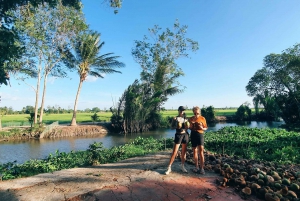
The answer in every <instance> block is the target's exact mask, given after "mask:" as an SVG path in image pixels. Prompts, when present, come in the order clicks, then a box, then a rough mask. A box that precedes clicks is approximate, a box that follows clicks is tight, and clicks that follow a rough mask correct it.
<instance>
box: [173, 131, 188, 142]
mask: <svg viewBox="0 0 300 201" xmlns="http://www.w3.org/2000/svg"><path fill="white" fill-rule="evenodd" d="M174 143H175V144H187V143H189V135H188V134H187V133H184V134H177V133H176V134H175V139H174Z"/></svg>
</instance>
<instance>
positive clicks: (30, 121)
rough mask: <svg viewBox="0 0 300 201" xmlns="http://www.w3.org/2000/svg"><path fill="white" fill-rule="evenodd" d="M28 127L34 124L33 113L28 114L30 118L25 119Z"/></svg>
mask: <svg viewBox="0 0 300 201" xmlns="http://www.w3.org/2000/svg"><path fill="white" fill-rule="evenodd" d="M27 119H28V121H29V123H30V127H31V128H32V125H33V122H34V113H30V117H27Z"/></svg>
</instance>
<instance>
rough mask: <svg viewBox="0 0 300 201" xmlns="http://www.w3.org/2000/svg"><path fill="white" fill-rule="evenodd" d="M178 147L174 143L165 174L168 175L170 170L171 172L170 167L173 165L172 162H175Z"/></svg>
mask: <svg viewBox="0 0 300 201" xmlns="http://www.w3.org/2000/svg"><path fill="white" fill-rule="evenodd" d="M179 145H180V144H175V143H174V146H173V152H172V156H171V158H170V162H169V165H168V169H167V171H166V172H165V173H166V174H170V172H171V171H172V170H171V166H172V164H173V162H174V160H175V157H176V155H177V152H178V148H179Z"/></svg>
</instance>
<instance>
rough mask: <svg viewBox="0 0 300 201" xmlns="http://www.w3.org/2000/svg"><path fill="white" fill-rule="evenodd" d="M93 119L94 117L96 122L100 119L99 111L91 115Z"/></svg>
mask: <svg viewBox="0 0 300 201" xmlns="http://www.w3.org/2000/svg"><path fill="white" fill-rule="evenodd" d="M91 119H92V121H93V123H94V124H95V121H98V120H99V116H98V115H97V113H94V114H93V115H92V116H91Z"/></svg>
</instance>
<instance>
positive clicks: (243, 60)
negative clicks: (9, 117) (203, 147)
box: [0, 0, 300, 110]
mask: <svg viewBox="0 0 300 201" xmlns="http://www.w3.org/2000/svg"><path fill="white" fill-rule="evenodd" d="M102 2H103V1H102V0H83V4H84V13H85V17H86V21H87V23H88V24H89V25H90V28H91V29H93V30H97V31H98V32H100V33H101V40H103V41H105V45H104V48H103V49H102V54H104V53H108V52H113V53H115V55H119V56H121V58H120V60H121V61H122V62H124V63H125V64H126V67H125V68H122V69H121V71H122V74H109V75H105V78H104V79H95V78H93V77H89V79H88V81H87V82H84V84H83V87H82V91H81V94H80V97H79V102H78V109H85V108H93V107H99V108H100V109H105V108H106V109H108V108H109V107H111V106H113V104H114V102H117V101H118V99H119V97H120V96H121V95H122V93H123V92H124V90H125V89H126V88H127V87H128V86H129V85H130V84H132V83H133V81H134V80H135V79H138V78H139V74H140V72H141V69H140V67H139V65H138V64H137V63H136V62H135V61H134V59H133V57H132V55H131V49H132V48H133V47H134V40H142V39H143V36H144V35H147V34H148V28H152V27H153V26H154V25H159V26H160V27H162V28H163V29H165V28H167V27H169V28H171V27H172V25H173V23H174V22H175V20H176V19H178V20H179V22H180V24H181V25H187V26H188V29H187V37H189V38H191V39H193V40H196V41H198V43H199V50H198V51H197V52H196V53H192V52H191V53H190V58H182V59H180V60H178V62H177V63H178V65H179V66H180V67H181V68H182V69H183V70H184V72H185V76H184V77H181V78H180V79H179V81H180V83H181V84H182V85H183V86H185V87H186V90H185V91H184V93H182V94H177V95H175V96H173V97H170V99H169V100H168V101H167V102H166V103H165V105H164V107H166V108H168V109H172V108H173V109H176V108H177V107H178V106H179V105H184V106H188V107H189V108H190V107H193V106H196V105H198V106H200V107H202V106H203V105H204V106H210V105H212V106H214V107H215V108H219V107H238V106H239V105H241V104H242V103H244V102H246V101H248V102H250V103H252V98H251V97H249V96H247V93H246V91H245V86H246V85H247V83H248V81H249V79H250V78H251V77H252V76H253V75H254V73H255V72H256V71H257V70H258V69H260V68H262V66H263V58H264V57H265V56H266V55H268V54H270V53H281V51H283V50H284V49H287V48H289V47H291V46H293V45H294V44H296V43H299V42H300V20H299V19H300V12H299V10H300V1H299V0H286V1H282V0H188V1H182V0H181V1H180V0H142V1H134V0H123V7H122V8H121V9H120V10H119V13H118V14H116V15H115V14H114V12H113V9H111V8H109V7H108V6H107V5H105V4H103V3H102ZM78 79H79V78H78V76H77V75H76V74H75V73H70V74H69V78H64V79H55V78H50V79H49V82H48V88H47V94H46V103H45V107H47V106H48V105H50V106H55V105H58V106H60V107H62V108H73V105H74V100H75V95H76V92H77V87H78V81H79V80H78ZM28 82H29V83H31V84H34V83H35V80H28ZM0 95H1V103H0V107H3V106H7V107H13V109H14V110H20V109H22V107H24V106H26V105H32V106H33V105H34V100H35V93H34V91H33V90H32V89H31V88H30V87H29V86H27V85H25V84H24V83H22V82H18V81H16V80H14V79H12V80H11V87H9V86H1V87H0ZM39 104H40V103H39Z"/></svg>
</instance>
